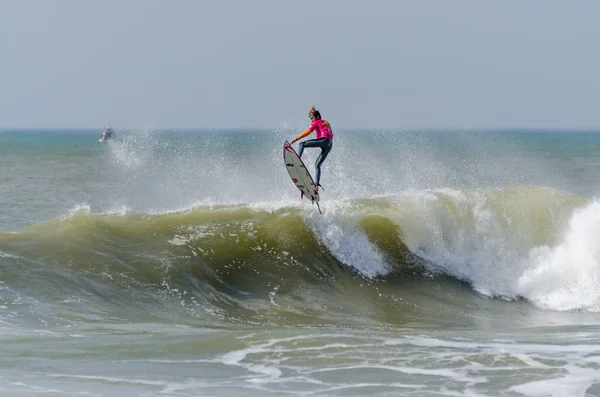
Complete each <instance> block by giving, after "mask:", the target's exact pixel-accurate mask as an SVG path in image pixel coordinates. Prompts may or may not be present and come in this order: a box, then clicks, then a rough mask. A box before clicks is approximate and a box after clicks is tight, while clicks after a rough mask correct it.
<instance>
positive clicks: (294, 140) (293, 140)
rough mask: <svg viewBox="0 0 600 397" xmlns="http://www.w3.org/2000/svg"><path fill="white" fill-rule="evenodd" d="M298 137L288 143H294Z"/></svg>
mask: <svg viewBox="0 0 600 397" xmlns="http://www.w3.org/2000/svg"><path fill="white" fill-rule="evenodd" d="M297 140H298V139H292V141H291V142H290V143H295V142H296V141H297Z"/></svg>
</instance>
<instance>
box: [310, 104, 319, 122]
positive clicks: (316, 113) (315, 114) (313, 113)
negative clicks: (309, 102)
mask: <svg viewBox="0 0 600 397" xmlns="http://www.w3.org/2000/svg"><path fill="white" fill-rule="evenodd" d="M310 116H313V117H314V118H315V119H316V120H321V112H319V111H318V110H317V109H315V107H314V106H313V107H312V108H310V111H309V112H308V117H310Z"/></svg>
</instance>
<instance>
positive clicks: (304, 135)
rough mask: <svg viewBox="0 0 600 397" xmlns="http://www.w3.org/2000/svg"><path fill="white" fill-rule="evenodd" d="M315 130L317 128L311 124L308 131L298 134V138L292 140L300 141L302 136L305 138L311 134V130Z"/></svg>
mask: <svg viewBox="0 0 600 397" xmlns="http://www.w3.org/2000/svg"><path fill="white" fill-rule="evenodd" d="M314 130H315V129H314V128H313V127H312V126H310V127H309V128H308V129H307V130H306V131H304V132H303V133H302V134H300V135H298V136H297V137H296V139H294V140H293V141H292V143H294V142H296V141H299V140H300V139H302V138H304V137H307V136H309V135H310V133H311V132H313V131H314Z"/></svg>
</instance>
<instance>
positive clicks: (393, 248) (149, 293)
mask: <svg viewBox="0 0 600 397" xmlns="http://www.w3.org/2000/svg"><path fill="white" fill-rule="evenodd" d="M324 207H325V214H324V215H319V214H318V212H317V211H316V210H314V209H313V208H311V207H310V206H308V205H306V206H280V207H276V208H261V207H260V206H255V205H253V206H247V205H241V204H240V205H234V206H230V205H215V206H203V207H196V208H191V209H189V210H185V211H180V212H172V213H162V214H143V213H142V214H140V213H133V212H130V211H121V212H119V213H106V214H94V213H92V212H91V211H90V209H89V208H88V207H85V206H81V207H78V208H77V209H75V210H74V211H71V212H70V213H69V214H67V215H65V216H62V217H58V218H55V219H50V220H47V221H45V222H42V223H39V224H36V225H32V226H29V227H26V228H23V229H19V230H16V231H12V232H4V233H1V234H0V252H2V253H3V254H2V256H1V257H0V264H1V267H2V274H3V277H4V281H5V282H6V283H7V284H8V285H10V286H11V288H18V289H20V290H23V289H25V290H29V291H32V293H34V292H33V291H37V292H35V293H40V292H39V291H43V293H40V294H41V295H43V296H44V297H46V298H48V299H57V300H58V299H65V295H69V294H72V293H73V291H81V290H84V291H85V294H86V295H89V296H92V297H99V298H101V299H102V300H103V301H108V302H112V303H113V304H115V305H121V306H122V305H125V306H127V302H128V301H131V297H132V294H133V295H135V297H136V298H135V299H136V300H135V302H137V303H135V304H136V305H137V304H140V302H144V304H150V303H152V302H154V303H156V302H157V301H159V300H160V299H161V298H160V297H164V296H176V297H177V298H178V299H179V300H180V302H184V303H185V304H187V305H188V306H189V305H191V306H192V307H195V308H202V310H203V312H204V313H207V312H212V313H220V315H221V316H223V317H224V318H241V317H245V315H244V313H252V315H251V316H249V318H252V319H254V320H256V319H257V318H258V319H259V318H261V316H264V315H265V312H264V311H265V310H266V311H269V310H271V309H272V308H273V307H274V306H278V307H279V308H278V310H281V309H282V308H285V310H288V311H291V312H293V313H294V315H295V316H303V318H310V317H311V316H314V315H315V313H320V314H319V315H318V316H321V317H326V316H329V315H331V314H330V313H331V309H330V308H328V309H325V308H324V307H329V306H331V305H333V306H335V307H336V308H337V309H336V310H338V311H340V312H343V313H345V315H348V310H349V307H350V308H354V309H355V310H356V312H353V316H356V315H358V316H359V317H360V316H363V317H364V318H370V317H372V316H373V313H372V310H373V305H375V306H377V307H379V308H381V307H384V308H385V310H384V312H386V313H388V311H390V312H394V311H401V310H400V309H399V308H398V307H397V304H398V300H402V299H404V298H405V295H404V294H405V293H407V292H406V291H409V290H410V291H411V293H413V294H415V293H416V294H419V293H420V294H426V292H425V291H415V290H414V288H413V287H412V286H413V285H417V284H418V285H423V284H424V283H425V284H427V283H429V282H430V281H431V280H437V282H438V283H441V284H438V285H442V284H443V285H446V286H447V285H454V286H452V287H449V288H459V289H464V286H470V288H472V289H471V291H476V292H473V293H479V294H481V296H483V297H485V296H491V297H501V298H504V299H509V300H519V299H521V298H525V299H527V300H529V301H530V302H532V303H533V304H535V305H538V306H539V307H542V308H545V309H552V310H589V311H598V310H600V288H599V287H598V285H599V284H600V283H599V279H600V278H599V277H600V276H599V275H600V245H598V244H596V236H597V235H598V233H597V232H598V230H596V229H597V228H598V227H599V226H598V225H600V218H599V217H598V213H599V212H598V208H600V203H599V202H597V201H593V200H592V201H589V200H585V199H583V198H581V197H578V196H574V195H570V194H567V193H564V192H560V191H556V190H551V189H547V188H541V187H536V186H525V185H519V186H507V187H504V188H498V189H481V190H453V189H440V190H421V191H407V192H405V193H403V194H397V195H392V196H385V197H370V198H362V199H348V200H340V201H336V202H333V201H332V202H325V203H324ZM24 273H27V274H29V275H30V277H23V274H24ZM452 280H454V282H453V284H452V282H451V284H448V282H449V281H452ZM444 288H445V287H444ZM132 291H134V292H132ZM382 291H385V293H383V292H382ZM462 293H464V294H470V293H471V292H469V291H468V290H466V291H464V292H462ZM443 295H444V294H441V295H439V296H438V298H436V299H435V300H436V302H437V304H439V302H440V301H442V300H443V299H447V298H443V297H442V296H443ZM424 296H425V295H423V296H422V297H421V298H423V297H424ZM132 302H133V301H132ZM353 302H354V303H353ZM359 302H360V303H359ZM382 302H383V303H382ZM367 303H368V304H367ZM132 305H133V303H132ZM365 305H366V306H365ZM354 309H353V310H354ZM351 311H352V310H351ZM223 313H226V314H223ZM328 313H329V314H328ZM357 313H358V314H357ZM388 314H389V313H388ZM389 315H390V316H392V317H393V316H394V315H392V314H389ZM278 316H279V317H281V316H283V314H282V313H281V312H279V314H278ZM284 317H285V316H284Z"/></svg>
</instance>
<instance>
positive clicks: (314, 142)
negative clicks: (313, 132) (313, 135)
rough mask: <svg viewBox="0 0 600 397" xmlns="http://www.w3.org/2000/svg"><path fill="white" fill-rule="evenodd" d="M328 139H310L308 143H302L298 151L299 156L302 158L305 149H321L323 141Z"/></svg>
mask: <svg viewBox="0 0 600 397" xmlns="http://www.w3.org/2000/svg"><path fill="white" fill-rule="evenodd" d="M323 139H327V138H321V139H309V140H308V141H304V142H300V150H299V151H298V156H300V157H302V153H304V148H305V147H321V141H322V140H323Z"/></svg>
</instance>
